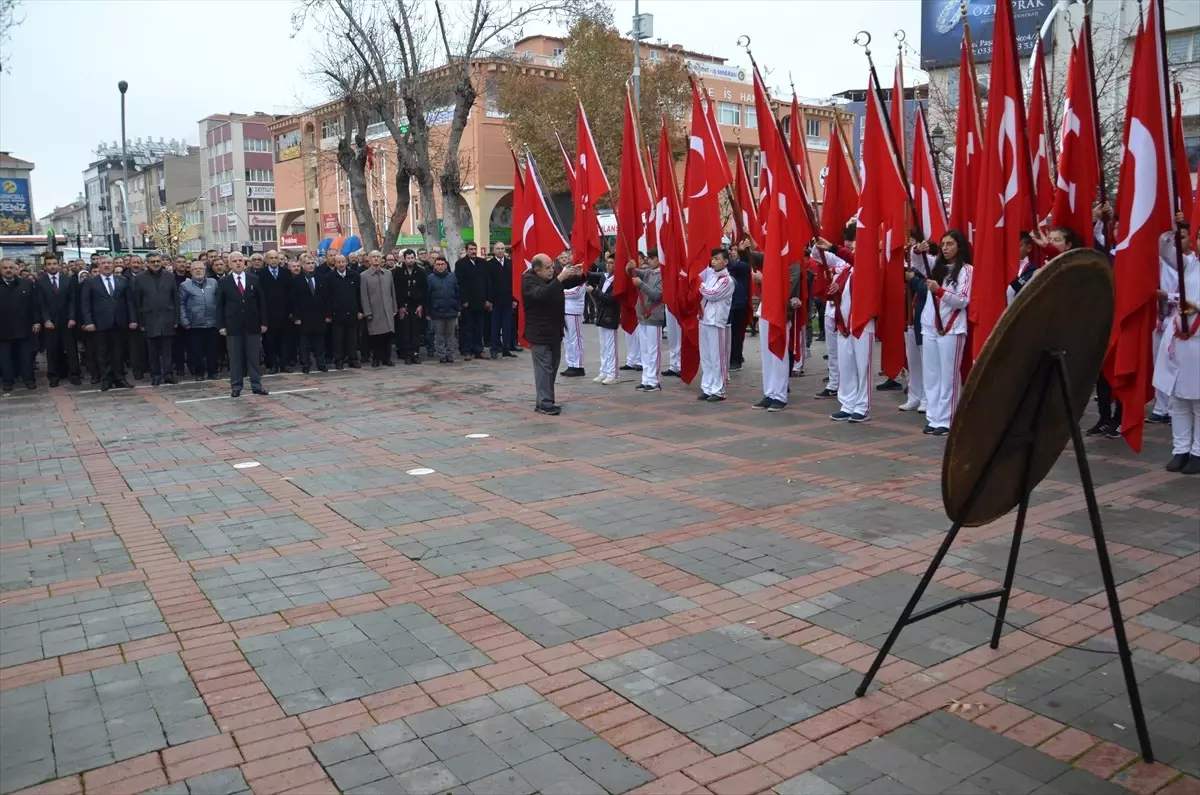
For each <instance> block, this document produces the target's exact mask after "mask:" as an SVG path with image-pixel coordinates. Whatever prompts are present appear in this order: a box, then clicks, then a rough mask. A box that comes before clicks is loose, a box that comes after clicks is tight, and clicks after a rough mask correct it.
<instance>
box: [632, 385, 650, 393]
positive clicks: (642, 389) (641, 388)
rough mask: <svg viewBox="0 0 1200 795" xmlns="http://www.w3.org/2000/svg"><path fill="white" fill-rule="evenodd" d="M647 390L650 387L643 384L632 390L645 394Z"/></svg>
mask: <svg viewBox="0 0 1200 795" xmlns="http://www.w3.org/2000/svg"><path fill="white" fill-rule="evenodd" d="M649 388H650V387H648V386H646V385H645V384H638V385H637V386H635V387H634V390H636V391H638V392H645V391H646V390H647V389H649Z"/></svg>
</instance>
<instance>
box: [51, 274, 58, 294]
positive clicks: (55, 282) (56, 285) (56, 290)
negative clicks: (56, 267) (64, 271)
mask: <svg viewBox="0 0 1200 795" xmlns="http://www.w3.org/2000/svg"><path fill="white" fill-rule="evenodd" d="M50 283H51V284H52V285H54V292H56V293H57V292H58V274H57V273H56V274H54V275H53V276H51V277H50Z"/></svg>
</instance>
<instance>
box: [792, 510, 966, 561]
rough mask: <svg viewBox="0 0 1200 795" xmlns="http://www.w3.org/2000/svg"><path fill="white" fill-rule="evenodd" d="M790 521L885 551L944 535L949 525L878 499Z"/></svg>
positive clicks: (942, 518)
mask: <svg viewBox="0 0 1200 795" xmlns="http://www.w3.org/2000/svg"><path fill="white" fill-rule="evenodd" d="M791 518H792V519H795V520H796V521H797V522H800V523H802V524H806V525H809V526H811V527H815V528H817V529H818V530H827V531H829V532H830V533H837V534H838V535H840V536H845V537H846V538H853V539H854V540H856V541H865V542H866V543H868V544H874V545H875V546H877V547H885V548H889V549H891V548H894V547H902V546H906V545H907V544H911V543H913V542H914V541H917V540H919V539H922V538H929V537H930V536H934V535H938V534H939V533H945V532H946V531H947V530H948V529H949V527H950V521H949V520H948V519H947V518H946V517H945V515H943V514H941V513H934V512H933V511H926V510H924V509H922V508H914V507H913V506H911V505H905V504H903V503H896V502H890V501H888V500H883V499H880V498H878V497H868V498H866V499H861V500H855V501H854V502H851V503H843V504H841V505H834V506H831V507H829V508H816V509H810V510H807V511H804V512H803V513H797V514H792V515H791Z"/></svg>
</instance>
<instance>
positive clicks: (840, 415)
mask: <svg viewBox="0 0 1200 795" xmlns="http://www.w3.org/2000/svg"><path fill="white" fill-rule="evenodd" d="M850 417H851V414H850V412H848V411H835V412H833V413H832V414H830V415H829V419H831V420H833V421H834V422H846V421H847V420H849V419H850Z"/></svg>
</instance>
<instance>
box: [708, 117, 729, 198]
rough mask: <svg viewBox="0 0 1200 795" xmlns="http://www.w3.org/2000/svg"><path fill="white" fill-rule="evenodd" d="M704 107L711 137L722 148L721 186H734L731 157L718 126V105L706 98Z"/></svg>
mask: <svg viewBox="0 0 1200 795" xmlns="http://www.w3.org/2000/svg"><path fill="white" fill-rule="evenodd" d="M704 106H705V107H704V115H705V117H706V118H707V119H708V131H709V135H711V136H712V139H713V141H714V142H715V143H718V144H720V148H719V149H718V150H717V151H718V152H720V153H721V159H720V165H721V184H722V185H731V184H733V169H731V168H730V167H729V157H728V155H726V154H725V143H724V139H723V138H721V128H720V127H719V126H718V125H717V112H716V111H715V110H714V108H715V107H716V103H715V102H713V101H712V99H711V98H706V99H705V101H704Z"/></svg>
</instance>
